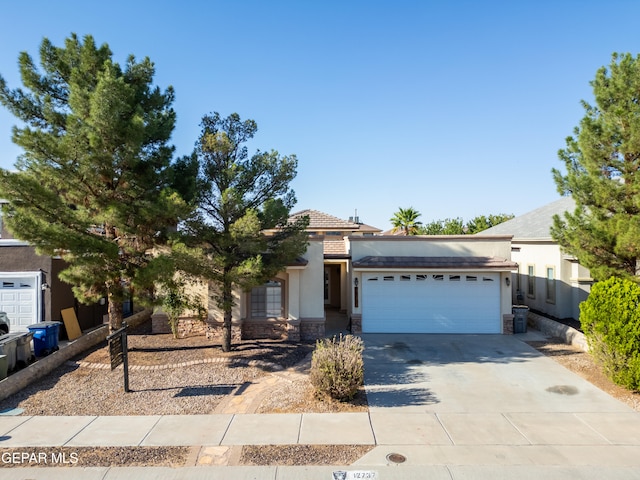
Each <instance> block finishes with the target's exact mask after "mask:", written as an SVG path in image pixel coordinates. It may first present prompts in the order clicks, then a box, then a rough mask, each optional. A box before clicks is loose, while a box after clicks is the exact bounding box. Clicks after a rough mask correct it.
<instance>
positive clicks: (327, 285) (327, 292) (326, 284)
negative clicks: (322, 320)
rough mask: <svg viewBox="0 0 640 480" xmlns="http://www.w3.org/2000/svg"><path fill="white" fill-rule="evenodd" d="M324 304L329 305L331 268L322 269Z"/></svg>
mask: <svg viewBox="0 0 640 480" xmlns="http://www.w3.org/2000/svg"><path fill="white" fill-rule="evenodd" d="M324 304H325V305H330V304H331V268H330V267H327V266H325V267H324Z"/></svg>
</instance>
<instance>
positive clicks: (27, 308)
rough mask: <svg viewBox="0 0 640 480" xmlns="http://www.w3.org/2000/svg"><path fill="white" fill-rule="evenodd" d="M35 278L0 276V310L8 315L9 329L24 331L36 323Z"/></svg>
mask: <svg viewBox="0 0 640 480" xmlns="http://www.w3.org/2000/svg"><path fill="white" fill-rule="evenodd" d="M36 300H37V299H36V279H35V278H33V277H7V278H4V277H3V278H0V312H6V314H7V317H9V325H10V327H9V328H10V331H12V332H19V331H26V330H27V326H28V325H32V324H34V323H36V322H37V321H38V320H37V319H36V313H37V307H36Z"/></svg>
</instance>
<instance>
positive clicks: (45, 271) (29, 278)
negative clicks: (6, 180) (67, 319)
mask: <svg viewBox="0 0 640 480" xmlns="http://www.w3.org/2000/svg"><path fill="white" fill-rule="evenodd" d="M2 203H6V202H2V201H0V311H2V312H6V313H7V316H8V318H9V320H10V328H11V331H12V332H19V331H26V330H27V326H28V325H31V324H33V323H36V322H40V321H49V320H56V321H62V317H61V314H60V311H61V310H63V309H65V308H70V307H75V309H76V315H77V317H78V322H79V324H80V328H81V329H82V330H85V329H88V328H91V327H94V326H97V325H100V324H102V322H103V315H104V314H106V313H107V307H106V305H104V306H103V305H93V306H86V305H82V304H79V303H78V302H77V301H76V300H75V298H74V296H73V292H72V291H71V287H70V286H69V285H68V284H66V283H64V282H62V281H61V280H60V279H59V278H58V274H59V272H60V271H61V270H63V269H64V268H65V266H66V264H65V262H64V261H62V260H61V259H59V258H55V257H49V256H45V255H38V254H37V253H36V250H35V248H34V247H33V246H31V245H29V244H28V243H26V242H22V241H20V240H16V239H14V238H13V237H12V236H11V234H10V233H9V232H8V231H7V230H6V228H5V227H4V224H3V223H2V215H1V212H2V209H1V205H2Z"/></svg>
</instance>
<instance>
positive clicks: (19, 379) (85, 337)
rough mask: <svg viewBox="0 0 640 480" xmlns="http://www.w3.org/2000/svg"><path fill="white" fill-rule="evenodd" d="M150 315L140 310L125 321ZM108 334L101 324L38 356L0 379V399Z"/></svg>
mask: <svg viewBox="0 0 640 480" xmlns="http://www.w3.org/2000/svg"><path fill="white" fill-rule="evenodd" d="M150 315H151V311H150V310H143V311H142V312H139V313H136V314H135V315H132V316H130V317H128V318H125V321H126V322H127V324H128V325H129V326H130V327H136V326H138V325H140V324H142V323H144V322H145V321H147V320H148V319H149V317H150ZM108 335H109V325H101V326H100V327H97V328H95V329H93V330H90V331H87V332H85V333H83V334H82V336H81V337H79V338H77V339H75V340H73V341H70V342H69V343H67V344H66V345H62V346H61V348H60V350H58V351H57V352H53V353H51V354H50V355H47V356H46V357H43V358H40V359H39V360H38V361H36V362H34V363H32V364H31V365H29V366H28V367H26V368H23V369H22V370H20V371H18V372H16V373H14V374H13V375H10V376H8V377H7V378H5V379H4V380H2V381H0V400H4V399H5V398H7V397H9V396H11V395H13V394H14V393H17V392H19V391H20V390H22V389H23V388H25V387H26V386H27V385H29V384H31V383H32V382H34V381H36V380H38V379H39V378H42V377H44V376H45V375H47V374H49V373H51V371H52V370H54V369H55V368H57V367H59V366H60V365H62V364H63V363H64V362H66V361H67V360H69V359H71V358H73V357H75V356H76V355H79V354H80V353H82V352H84V351H85V350H88V349H89V348H91V347H93V346H95V345H97V344H99V343H100V342H103V341H105V340H106V338H107V336H108Z"/></svg>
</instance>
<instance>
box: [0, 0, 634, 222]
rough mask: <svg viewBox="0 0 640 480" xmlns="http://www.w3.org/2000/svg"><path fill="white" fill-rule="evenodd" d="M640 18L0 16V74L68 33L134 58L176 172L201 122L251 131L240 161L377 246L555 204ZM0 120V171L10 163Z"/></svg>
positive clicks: (373, 12)
mask: <svg viewBox="0 0 640 480" xmlns="http://www.w3.org/2000/svg"><path fill="white" fill-rule="evenodd" d="M638 18H640V3H638V2H637V1H632V0H628V1H621V0H609V1H607V2H604V1H590V0H566V1H563V0H535V1H529V0H518V1H507V0H503V1H479V0H477V1H455V0H451V1H445V0H440V1H429V0H422V1H420V0H416V1H408V0H394V1H375V0H369V1H333V0H328V1H278V0H270V1H242V0H237V1H231V0H230V1H216V0H209V1H205V0H202V1H182V2H170V1H162V0H156V1H135V0H129V1H120V0H110V1H109V2H88V1H86V0H83V1H77V0H67V1H62V2H51V1H50V0H48V1H44V0H31V1H30V2H28V6H27V5H24V4H23V3H22V2H5V3H4V4H3V7H2V21H1V23H0V74H1V75H2V76H3V77H4V78H5V79H6V80H7V82H8V84H9V85H10V86H11V87H18V86H20V79H19V76H18V71H17V58H18V54H19V52H20V51H27V52H29V53H30V54H31V55H32V56H33V57H34V58H37V56H38V46H39V44H40V42H41V40H42V38H43V37H47V38H49V39H50V40H51V41H52V42H53V43H54V44H56V45H61V44H62V43H63V41H64V39H65V38H66V37H67V36H68V35H69V34H70V33H71V32H75V33H77V34H78V35H81V36H83V35H85V34H91V35H93V36H94V38H95V40H96V42H97V43H100V44H101V43H108V44H109V46H110V47H111V50H112V51H113V53H114V57H115V58H116V60H118V61H120V62H124V60H125V59H126V57H127V55H128V54H130V53H131V54H134V55H135V56H136V57H138V58H142V57H145V56H148V57H150V58H151V60H153V61H154V63H155V65H156V84H157V85H159V86H160V87H162V88H164V87H166V86H168V85H173V87H174V88H175V90H176V101H175V103H174V108H175V110H176V112H177V115H178V122H177V128H176V130H175V132H174V135H173V138H172V140H173V143H174V144H175V146H176V155H185V154H188V153H190V152H191V151H192V149H193V145H194V142H195V140H196V139H197V137H198V134H199V123H200V119H201V118H202V116H203V115H204V114H207V113H210V112H214V111H217V112H220V113H221V114H222V115H225V116H226V115H228V114H230V113H232V112H237V113H238V114H240V116H241V117H242V118H252V119H254V120H256V122H257V123H258V133H257V135H256V137H255V139H254V141H253V142H252V143H251V144H250V146H249V147H250V150H252V151H255V149H257V148H259V149H261V150H271V149H275V150H278V151H279V152H280V153H281V154H283V155H284V154H287V155H288V154H296V155H297V157H298V161H299V166H298V176H297V178H296V179H295V181H294V183H293V188H294V189H295V191H296V195H297V198H298V204H297V206H296V210H300V209H305V208H313V209H317V210H321V211H324V212H327V213H330V214H332V215H335V216H338V217H341V218H347V217H348V216H351V215H353V214H354V211H355V210H356V209H357V211H358V214H359V216H360V219H361V221H364V222H366V223H369V224H372V225H375V226H378V227H380V228H383V229H386V228H388V227H389V226H390V224H389V218H390V217H391V216H392V215H393V213H394V212H395V211H396V210H397V209H398V207H403V208H406V207H410V206H412V207H414V208H415V209H417V210H418V211H420V212H421V213H422V217H421V220H422V221H423V222H425V223H427V222H429V221H431V220H435V219H443V218H452V217H462V218H463V219H464V220H469V219H471V218H473V217H474V216H477V215H482V214H490V213H513V214H516V215H519V214H522V213H525V212H527V211H530V210H532V209H534V208H537V207H539V206H542V205H544V204H546V203H549V202H551V201H553V200H555V199H556V198H558V193H557V192H556V188H555V184H554V183H553V180H552V177H551V173H550V171H551V169H552V168H554V167H558V168H559V167H561V163H560V161H559V160H558V157H557V151H558V150H559V149H560V148H563V147H564V144H565V143H564V140H565V138H566V137H567V136H568V135H570V134H571V133H572V131H573V128H574V127H575V126H576V125H577V124H578V123H579V121H580V119H581V118H582V116H583V115H584V110H583V108H582V106H581V105H580V100H582V99H584V100H587V101H589V102H591V101H592V92H591V87H590V85H589V82H590V81H591V80H592V79H593V78H594V76H595V73H596V70H597V69H598V68H599V67H601V66H603V65H608V64H609V63H610V60H611V53H613V52H616V51H617V52H631V53H632V54H633V55H636V54H638V52H639V51H640V36H639V35H638V28H637V19H638ZM14 124H15V120H14V118H13V117H12V116H11V115H10V114H9V113H8V112H7V111H6V110H5V109H4V108H0V166H1V167H3V168H10V167H11V166H12V165H13V163H14V161H15V158H16V157H17V155H19V153H20V150H19V149H18V148H17V147H16V146H15V145H13V144H12V143H11V140H10V136H11V126H12V125H14Z"/></svg>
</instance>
